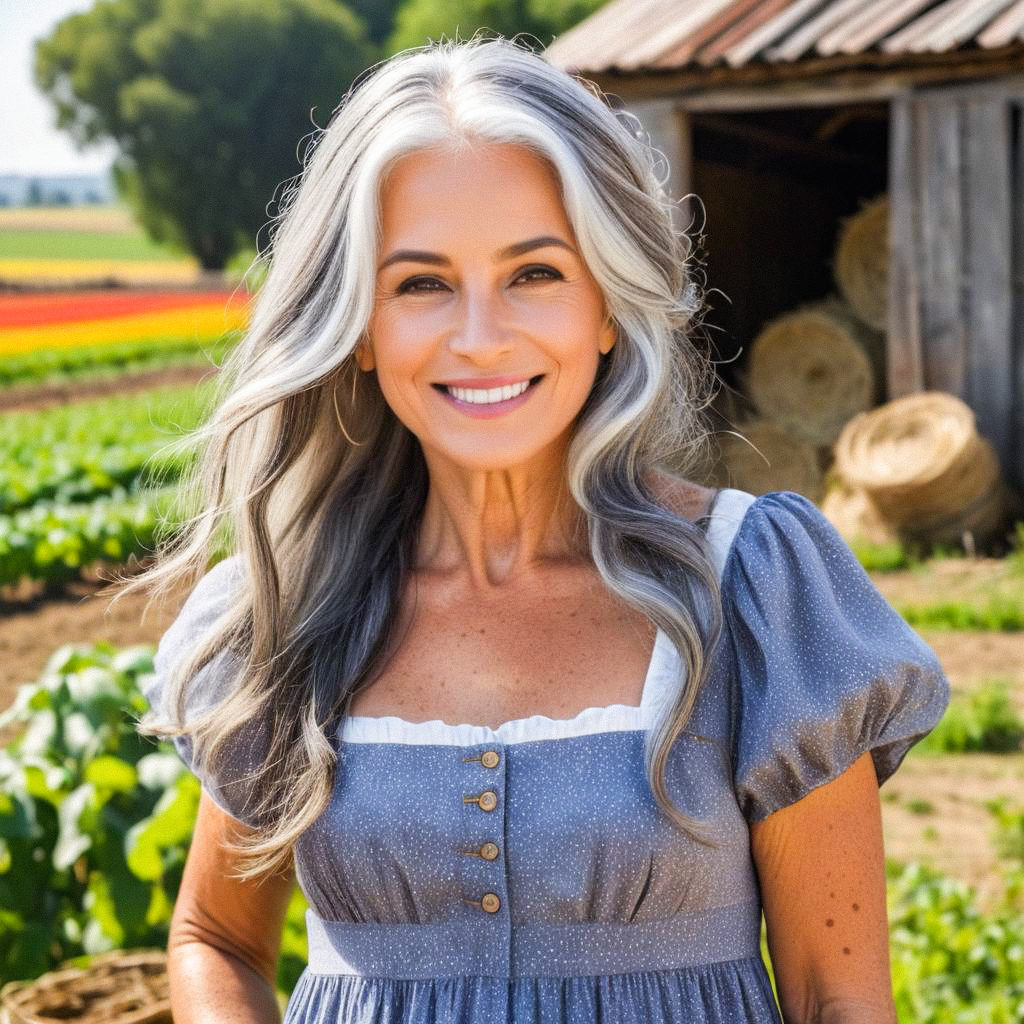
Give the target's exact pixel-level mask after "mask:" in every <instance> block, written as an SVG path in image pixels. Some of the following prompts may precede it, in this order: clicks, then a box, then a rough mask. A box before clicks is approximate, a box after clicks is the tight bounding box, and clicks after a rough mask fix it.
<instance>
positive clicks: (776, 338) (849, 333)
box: [720, 296, 884, 501]
mask: <svg viewBox="0 0 1024 1024" xmlns="http://www.w3.org/2000/svg"><path fill="white" fill-rule="evenodd" d="M876 335H877V332H875V331H874V330H872V329H871V328H869V327H867V326H865V325H864V324H863V323H862V322H861V321H860V320H858V318H857V317H856V316H855V315H854V314H853V312H852V310H851V309H850V307H849V306H848V305H847V304H846V303H845V302H844V301H842V300H841V299H839V298H838V297H835V296H830V297H828V298H825V299H822V300H820V301H817V302H810V303H807V304H805V305H803V306H800V307H799V308H797V309H795V310H792V311H790V312H788V313H785V314H783V315H782V316H780V317H777V318H776V319H774V320H772V321H770V322H769V323H768V324H767V325H766V326H765V327H764V328H763V330H761V332H760V333H759V334H758V335H757V337H756V338H755V339H754V342H753V345H752V346H751V352H750V358H749V360H748V363H747V368H746V374H745V376H744V379H743V388H744V391H745V392H746V394H747V396H748V397H749V399H750V400H751V402H752V403H753V405H754V407H755V409H756V415H754V416H753V417H749V418H747V419H745V420H743V421H742V422H740V423H738V424H737V425H736V430H737V431H738V433H739V435H740V436H738V437H737V436H736V435H734V434H730V433H726V434H724V436H723V437H722V439H721V443H720V449H721V463H720V467H721V471H722V473H723V474H724V475H725V476H727V477H728V480H729V481H730V482H731V483H730V485H731V486H734V487H741V488H742V489H744V490H747V491H750V492H751V493H754V494H763V493H764V492H765V491H773V490H793V491H799V492H800V493H801V494H806V495H807V496H808V497H811V498H813V499H814V500H816V501H820V500H821V498H822V496H823V493H824V469H825V468H826V467H827V465H828V463H829V462H830V461H831V448H832V445H833V444H834V442H835V440H836V438H837V437H838V436H839V432H840V431H841V430H842V428H843V425H844V424H845V423H846V422H847V421H848V420H849V419H850V418H851V417H852V416H854V415H856V414H857V413H859V412H863V411H864V410H866V409H869V408H871V406H872V405H873V404H874V402H875V401H876V400H877V399H878V397H879V390H880V387H881V385H882V382H883V380H884V377H883V375H881V374H879V372H878V371H877V369H876V365H877V364H878V362H879V361H880V360H882V359H884V348H883V346H882V341H881V339H880V338H879V337H877V336H876ZM762 442H763V443H762ZM751 444H753V445H754V446H755V448H756V449H757V450H758V451H759V452H761V453H762V454H760V455H756V453H755V455H751V448H750V445H751ZM755 456H756V457H755ZM724 482H725V481H724V480H723V481H720V486H721V485H723V484H724Z"/></svg>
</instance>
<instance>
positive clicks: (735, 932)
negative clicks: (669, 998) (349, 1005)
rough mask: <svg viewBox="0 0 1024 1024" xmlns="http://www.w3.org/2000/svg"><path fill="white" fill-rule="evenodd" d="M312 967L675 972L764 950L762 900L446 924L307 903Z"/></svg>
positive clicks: (410, 972)
mask: <svg viewBox="0 0 1024 1024" xmlns="http://www.w3.org/2000/svg"><path fill="white" fill-rule="evenodd" d="M306 927H307V930H308V936H309V967H308V969H309V971H310V972H311V973H313V974H354V975H359V976H361V977H379V978H439V977H451V976H456V975H477V976H480V975H483V976H491V977H500V978H513V977H545V976H557V977H576V976H580V975H594V974H622V973H627V972H632V971H657V970H671V969H674V968H679V967H694V966H699V965H701V964H710V963H716V962H720V961H723V960H738V959H741V958H746V957H750V956H755V955H760V950H761V905H760V903H759V901H757V900H750V901H746V902H743V903H734V904H731V905H730V906H726V907H716V908H714V909H712V910H704V911H697V912H687V913H680V914H675V915H674V916H672V917H668V918H662V919H660V920H656V921H633V922H580V923H573V924H542V923H533V924H511V923H510V922H509V921H508V919H507V917H505V915H502V916H501V917H500V918H498V919H494V918H489V919H482V920H479V921H473V920H459V921H446V922H442V923H439V924H379V923H363V922H358V923H357V922H351V921H329V920H325V919H324V918H322V917H320V916H319V915H318V914H316V913H315V912H314V911H313V910H312V909H308V910H307V911H306Z"/></svg>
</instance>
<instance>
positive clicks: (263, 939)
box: [168, 793, 295, 986]
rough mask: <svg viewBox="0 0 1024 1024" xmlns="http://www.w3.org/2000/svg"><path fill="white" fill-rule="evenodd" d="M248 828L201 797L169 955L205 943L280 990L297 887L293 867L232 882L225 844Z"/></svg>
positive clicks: (230, 857) (230, 856)
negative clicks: (279, 978) (285, 942)
mask: <svg viewBox="0 0 1024 1024" xmlns="http://www.w3.org/2000/svg"><path fill="white" fill-rule="evenodd" d="M249 831H251V829H250V828H249V826H247V825H244V824H243V823H241V822H239V821H237V820H236V819H234V818H232V817H231V816H230V815H229V814H226V813H225V812H224V811H222V810H221V809H220V808H219V807H218V806H217V805H216V804H215V803H214V802H213V800H211V799H210V797H209V795H207V794H206V793H203V795H202V797H201V798H200V801H199V814H198V817H197V818H196V826H195V832H194V834H193V837H192V845H191V847H190V849H189V853H188V859H187V860H186V862H185V871H184V875H183V877H182V883H181V888H180V890H179V892H178V898H177V901H176V903H175V907H174V914H173V916H172V919H171V934H170V938H169V941H168V949H171V948H172V947H174V946H177V945H184V944H186V943H189V942H196V941H199V942H204V943H206V944H208V945H212V946H215V947H216V948H217V949H220V950H222V951H224V952H227V953H232V954H234V955H235V956H237V957H238V958H239V959H240V960H242V961H243V962H244V963H245V964H246V965H247V966H249V967H251V968H252V969H253V970H254V971H256V972H257V973H258V974H260V975H261V976H262V977H264V978H265V979H266V980H267V981H268V982H269V983H270V985H271V986H274V985H276V979H277V962H278V957H279V955H280V951H281V937H282V933H283V931H284V923H285V917H286V915H287V911H288V905H289V903H290V902H291V897H292V892H293V891H294V887H295V872H294V862H292V864H291V866H290V867H289V869H288V870H287V871H286V872H282V873H278V874H275V875H269V876H264V877H263V878H262V879H260V880H259V881H257V882H252V881H250V882H241V881H238V880H236V879H235V878H233V877H232V875H233V874H234V867H235V855H234V854H232V853H231V851H229V850H228V848H227V846H226V845H225V841H226V840H227V839H228V838H229V837H230V836H231V834H232V833H233V832H235V833H243V834H244V833H246V832H249Z"/></svg>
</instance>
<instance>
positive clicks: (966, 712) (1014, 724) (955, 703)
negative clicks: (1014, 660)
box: [912, 679, 1024, 754]
mask: <svg viewBox="0 0 1024 1024" xmlns="http://www.w3.org/2000/svg"><path fill="white" fill-rule="evenodd" d="M1022 742H1024V719H1022V718H1021V716H1020V714H1019V713H1018V711H1017V709H1016V707H1015V706H1014V704H1013V701H1012V699H1011V697H1010V684H1009V682H1007V681H1005V680H999V679H994V680H990V681H987V682H986V683H984V684H983V685H981V686H979V687H978V688H977V689H975V690H973V691H971V692H970V693H969V694H967V696H966V697H956V698H954V699H953V700H952V701H951V702H950V705H949V707H948V708H947V709H946V713H945V714H944V715H943V716H942V719H941V721H940V722H939V724H938V725H937V726H936V727H935V728H934V729H933V730H932V731H931V732H930V733H929V734H928V735H927V736H926V737H925V738H924V739H923V740H921V742H920V743H918V744H917V745H916V746H915V747H914V748H913V751H912V752H913V753H915V754H963V753H972V752H981V751H986V752H989V753H997V754H1004V753H1010V752H1013V751H1017V750H1020V749H1021V744H1022Z"/></svg>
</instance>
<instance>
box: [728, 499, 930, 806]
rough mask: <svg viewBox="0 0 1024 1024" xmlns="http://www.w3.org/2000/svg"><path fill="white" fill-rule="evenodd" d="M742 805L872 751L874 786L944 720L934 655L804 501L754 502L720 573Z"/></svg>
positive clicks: (798, 794)
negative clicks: (730, 661) (875, 780)
mask: <svg viewBox="0 0 1024 1024" xmlns="http://www.w3.org/2000/svg"><path fill="white" fill-rule="evenodd" d="M722 602H723V613H724V630H725V633H726V634H727V636H728V642H729V645H730V648H731V651H732V655H733V663H732V670H733V679H732V689H731V695H732V701H731V729H732V751H733V778H734V786H735V791H736V797H737V801H738V803H739V806H740V809H741V811H742V812H743V815H744V817H745V818H746V819H747V821H748V822H755V821H759V820H761V819H762V818H765V817H767V816H768V815H769V814H771V813H772V812H773V811H776V810H779V809H780V808H782V807H785V806H787V805H789V804H792V803H794V802H796V801H797V800H799V799H801V798H802V797H804V796H806V795H807V793H809V792H810V791H811V790H813V789H815V788H816V787H818V786H821V785H823V784H824V783H826V782H829V781H831V780H832V779H834V778H836V777H837V776H838V775H840V774H842V773H843V772H844V771H845V770H846V769H847V768H849V767H850V765H851V764H853V762H854V761H856V760H857V758H859V757H860V756H861V755H862V754H864V753H865V752H866V751H870V752H871V756H872V759H873V761H874V764H875V771H876V773H877V776H878V780H879V785H881V783H883V782H884V781H885V780H886V779H888V778H889V776H891V775H892V774H893V772H895V771H896V769H897V768H898V767H899V765H900V763H901V762H902V761H903V758H904V757H905V756H906V754H907V751H908V750H909V749H910V748H911V747H912V746H913V745H914V744H915V743H916V742H917V741H918V740H920V739H922V738H923V737H924V736H926V735H927V734H928V733H929V732H930V731H931V730H932V729H933V728H934V727H935V725H936V724H937V723H938V721H939V719H940V718H941V717H942V715H943V714H944V712H945V710H946V708H947V706H948V704H949V696H950V687H949V680H948V679H947V678H946V675H945V673H944V672H943V669H942V665H941V663H940V662H939V659H938V657H937V655H936V654H935V653H934V651H932V649H931V648H930V647H929V646H928V645H927V644H926V643H925V642H924V640H923V639H922V638H921V637H920V636H919V635H918V634H917V632H916V631H915V630H914V629H913V628H912V627H911V626H910V625H909V624H908V623H907V622H906V620H905V619H903V617H902V616H901V615H900V614H899V613H898V612H897V611H896V609H895V608H893V606H892V605H891V604H890V603H889V602H888V601H887V600H886V598H885V597H884V596H883V595H882V593H881V592H880V591H879V590H878V588H877V587H876V586H875V585H874V583H873V582H872V580H871V577H870V576H869V575H868V573H867V572H866V571H865V569H864V567H863V566H862V565H861V564H860V562H859V561H858V559H857V557H856V555H855V554H854V553H853V551H852V550H851V548H850V547H849V545H848V544H847V543H846V541H845V540H844V539H843V537H842V535H841V534H840V533H839V531H838V530H837V529H836V528H835V527H834V526H833V525H832V523H830V522H829V520H828V519H827V518H826V517H825V515H824V514H823V513H822V512H821V511H820V510H819V509H818V507H817V505H815V504H814V502H812V501H811V500H810V499H809V498H806V497H804V496H803V495H801V494H798V493H797V492H795V491H770V492H768V493H767V494H762V495H760V496H759V497H757V498H756V499H755V500H754V501H753V502H752V503H750V504H749V505H748V507H747V510H746V512H745V513H744V515H743V518H742V520H741V521H740V524H739V526H738V528H737V530H736V534H735V536H734V539H733V542H732V544H731V547H730V549H729V552H728V555H727V557H726V560H725V563H724V568H723V573H722Z"/></svg>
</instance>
